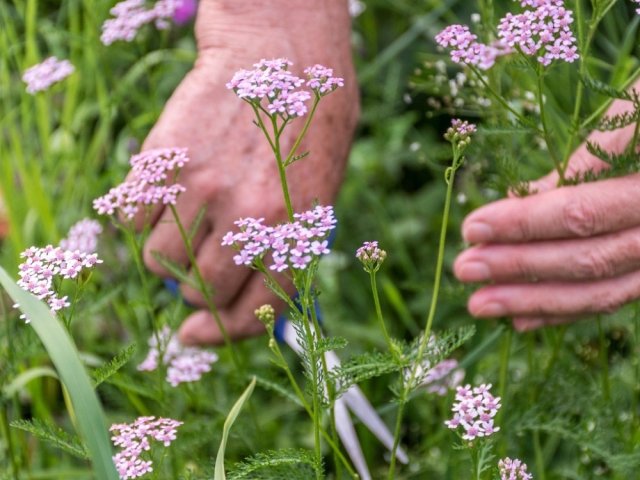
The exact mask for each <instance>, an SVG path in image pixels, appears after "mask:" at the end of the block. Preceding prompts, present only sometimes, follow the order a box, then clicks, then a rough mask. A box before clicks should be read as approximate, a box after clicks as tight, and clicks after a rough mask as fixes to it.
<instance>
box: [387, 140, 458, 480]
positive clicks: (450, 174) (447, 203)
mask: <svg viewBox="0 0 640 480" xmlns="http://www.w3.org/2000/svg"><path fill="white" fill-rule="evenodd" d="M461 158H462V154H461V152H460V151H459V150H458V148H457V147H456V146H455V145H454V146H453V162H452V164H451V167H449V168H448V169H447V171H446V173H445V180H446V183H447V193H446V196H445V200H444V208H443V211H442V225H441V227H440V240H439V244H438V257H437V260H436V273H435V278H434V280H433V294H432V296H431V305H430V306H429V314H428V316H427V321H426V326H425V329H424V334H423V336H422V338H421V339H420V346H419V347H418V354H417V356H416V360H415V363H414V365H413V367H412V368H411V375H410V376H409V379H408V380H406V381H405V382H404V384H403V392H402V398H401V399H400V405H399V407H398V417H397V418H396V428H395V433H394V438H393V448H392V450H391V463H390V465H389V475H388V477H387V478H389V479H392V478H394V477H393V476H394V469H395V465H396V462H395V458H396V452H397V450H398V446H399V444H400V424H401V422H402V414H403V412H404V405H403V403H404V402H406V398H407V392H408V389H409V388H412V387H413V383H414V381H415V377H416V372H417V371H418V367H419V366H421V363H422V357H423V356H424V352H425V350H426V348H427V344H428V343H429V336H430V334H431V328H432V325H433V319H434V318H435V314H436V307H437V304H438V294H439V292H440V283H441V281H442V267H443V264H444V251H445V243H446V241H447V225H448V223H449V211H450V210H451V197H452V193H453V184H454V180H455V175H456V170H457V169H458V167H459V166H460V164H461Z"/></svg>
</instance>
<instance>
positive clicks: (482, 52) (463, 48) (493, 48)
mask: <svg viewBox="0 0 640 480" xmlns="http://www.w3.org/2000/svg"><path fill="white" fill-rule="evenodd" d="M477 39H478V37H477V35H475V34H473V33H471V31H470V29H469V27H468V26H467V25H449V26H448V27H446V28H445V29H444V30H442V31H441V32H440V33H439V34H438V35H436V42H437V43H438V45H440V46H441V47H443V48H449V49H451V60H452V61H453V62H454V63H466V64H468V65H474V66H477V67H478V68H480V69H482V70H488V69H489V68H491V67H492V66H493V65H494V63H495V62H496V59H497V58H498V57H500V56H502V55H506V54H508V53H511V52H512V49H511V48H510V47H508V46H507V44H506V43H505V42H503V41H502V40H496V41H495V42H493V43H492V44H491V45H485V44H484V43H480V42H478V41H477Z"/></svg>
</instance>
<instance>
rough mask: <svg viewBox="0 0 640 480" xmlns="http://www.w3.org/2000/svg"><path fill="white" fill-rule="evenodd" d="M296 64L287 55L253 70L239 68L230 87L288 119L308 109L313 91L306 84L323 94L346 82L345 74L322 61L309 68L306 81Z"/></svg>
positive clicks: (272, 112) (255, 66)
mask: <svg viewBox="0 0 640 480" xmlns="http://www.w3.org/2000/svg"><path fill="white" fill-rule="evenodd" d="M292 65H293V63H291V62H290V61H289V60H288V59H286V58H275V59H273V60H265V59H262V60H260V61H259V62H258V63H255V64H254V65H253V67H254V68H253V69H251V70H239V71H237V72H236V73H235V74H234V75H233V78H232V79H231V81H230V82H229V83H227V88H228V89H230V90H233V91H234V92H235V94H236V95H237V96H238V97H239V98H241V99H243V100H245V101H247V102H249V103H253V104H255V105H262V108H264V109H266V110H267V112H268V113H269V114H271V115H279V116H280V117H282V118H283V119H285V120H288V119H292V118H295V117H301V116H303V115H305V114H306V113H307V110H308V109H307V104H306V102H308V101H309V100H310V99H311V97H312V95H311V91H309V90H306V89H305V88H303V87H304V86H305V85H306V86H307V87H308V88H309V89H311V90H312V91H314V92H316V94H317V95H320V96H324V95H327V94H329V93H331V92H333V91H334V90H335V89H336V88H338V87H341V86H343V85H344V81H343V79H342V78H340V77H334V76H333V70H332V69H330V68H326V67H323V66H322V65H314V66H312V67H308V68H307V69H305V73H306V74H307V76H308V77H309V80H307V81H306V82H305V80H303V79H302V78H300V77H298V76H296V75H294V74H293V73H291V72H290V71H289V67H290V66H292Z"/></svg>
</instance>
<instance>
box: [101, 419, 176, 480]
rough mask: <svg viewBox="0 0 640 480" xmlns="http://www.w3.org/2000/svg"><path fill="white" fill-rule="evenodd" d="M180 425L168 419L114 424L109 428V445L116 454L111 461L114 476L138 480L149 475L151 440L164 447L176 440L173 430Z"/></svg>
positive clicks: (138, 420) (151, 469) (151, 463)
mask: <svg viewBox="0 0 640 480" xmlns="http://www.w3.org/2000/svg"><path fill="white" fill-rule="evenodd" d="M182 424H183V423H182V422H180V421H178V420H173V419H171V418H156V417H139V418H138V419H137V420H135V421H134V422H133V423H116V424H113V425H111V428H109V431H110V432H114V435H113V436H112V437H111V441H112V442H113V444H114V445H115V446H116V447H120V451H119V452H118V453H116V454H115V455H114V457H113V462H114V463H115V465H116V470H118V475H120V478H121V479H123V480H126V479H130V478H138V477H141V476H143V475H146V474H147V473H150V472H152V471H153V462H152V461H151V460H149V459H147V458H146V457H147V455H148V454H147V453H146V452H148V451H149V450H151V440H155V441H157V442H160V443H162V444H163V445H164V446H165V447H168V446H169V445H171V442H173V441H174V440H175V439H176V434H177V429H178V427H179V426H180V425H182Z"/></svg>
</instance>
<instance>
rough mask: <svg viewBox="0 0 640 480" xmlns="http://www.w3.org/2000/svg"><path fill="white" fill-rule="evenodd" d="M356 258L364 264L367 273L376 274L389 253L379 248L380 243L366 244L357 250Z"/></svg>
mask: <svg viewBox="0 0 640 480" xmlns="http://www.w3.org/2000/svg"><path fill="white" fill-rule="evenodd" d="M356 258H357V259H358V260H360V262H362V266H363V267H364V270H365V272H369V273H375V272H377V271H378V270H379V269H380V265H382V262H384V259H385V258H387V252H385V251H384V250H382V249H381V248H379V247H378V242H377V241H373V242H364V243H363V244H362V246H361V247H360V248H358V250H356Z"/></svg>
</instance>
